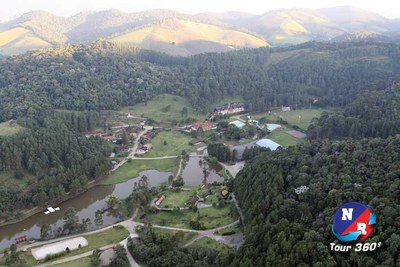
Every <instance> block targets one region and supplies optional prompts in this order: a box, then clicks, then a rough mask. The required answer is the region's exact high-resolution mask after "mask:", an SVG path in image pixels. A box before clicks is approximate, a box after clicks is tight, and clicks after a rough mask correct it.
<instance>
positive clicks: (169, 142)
mask: <svg viewBox="0 0 400 267" xmlns="http://www.w3.org/2000/svg"><path fill="white" fill-rule="evenodd" d="M191 139H192V138H191V137H190V136H188V135H185V134H183V133H181V132H159V133H158V134H157V135H156V136H155V137H154V138H153V140H151V141H150V143H151V144H152V145H153V147H152V148H151V149H150V151H149V152H148V153H147V154H145V155H143V157H146V158H153V157H163V156H178V155H180V154H181V153H182V150H185V151H186V152H191V151H192V150H194V149H195V146H192V145H190V144H189V142H190V140H191Z"/></svg>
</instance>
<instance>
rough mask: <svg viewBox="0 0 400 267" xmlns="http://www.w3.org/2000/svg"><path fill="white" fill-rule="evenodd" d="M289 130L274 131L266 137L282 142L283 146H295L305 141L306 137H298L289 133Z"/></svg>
mask: <svg viewBox="0 0 400 267" xmlns="http://www.w3.org/2000/svg"><path fill="white" fill-rule="evenodd" d="M287 130H288V129H285V130H283V131H273V132H272V133H271V134H270V135H267V136H266V138H268V139H271V140H272V141H274V142H276V143H278V144H280V145H281V146H282V147H288V146H295V145H296V144H298V143H302V142H305V141H304V139H298V138H295V137H293V136H291V135H289V134H287V133H286V131H287Z"/></svg>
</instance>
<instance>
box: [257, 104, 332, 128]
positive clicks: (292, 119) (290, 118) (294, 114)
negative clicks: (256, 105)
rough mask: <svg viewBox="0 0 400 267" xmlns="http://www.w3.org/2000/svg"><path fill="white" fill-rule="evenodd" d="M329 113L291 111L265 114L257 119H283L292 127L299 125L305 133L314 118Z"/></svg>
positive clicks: (320, 110)
mask: <svg viewBox="0 0 400 267" xmlns="http://www.w3.org/2000/svg"><path fill="white" fill-rule="evenodd" d="M324 111H327V110H326V109H298V110H291V111H285V112H282V111H277V112H271V114H269V115H268V114H266V113H264V114H263V115H262V116H257V117H267V119H269V120H272V121H273V120H277V119H279V118H282V119H283V120H285V121H287V122H288V123H289V124H291V125H297V126H299V127H300V128H301V129H303V130H304V131H306V130H307V128H308V126H309V125H310V123H311V120H312V119H313V118H314V117H319V116H321V113H322V112H324Z"/></svg>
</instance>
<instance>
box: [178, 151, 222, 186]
mask: <svg viewBox="0 0 400 267" xmlns="http://www.w3.org/2000/svg"><path fill="white" fill-rule="evenodd" d="M200 160H202V158H201V157H194V156H191V157H190V158H189V161H188V162H187V164H186V166H185V168H184V169H183V171H182V178H183V181H184V182H185V186H196V185H201V184H203V181H204V174H203V167H206V170H207V171H208V173H209V175H208V177H207V183H209V184H212V183H213V182H223V181H224V178H223V177H222V176H220V175H219V174H218V173H217V171H218V169H219V168H220V167H218V166H219V165H217V166H213V167H211V166H209V165H208V163H202V164H201V165H200V163H199V161H200ZM216 170H217V171H216Z"/></svg>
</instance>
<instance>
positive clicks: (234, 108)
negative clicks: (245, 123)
mask: <svg viewBox="0 0 400 267" xmlns="http://www.w3.org/2000/svg"><path fill="white" fill-rule="evenodd" d="M245 111H246V107H245V105H244V104H243V103H227V104H225V105H222V106H218V107H215V108H214V110H213V111H212V112H211V113H210V114H209V115H208V116H207V120H212V119H214V117H215V116H217V115H230V114H238V113H242V112H245Z"/></svg>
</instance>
